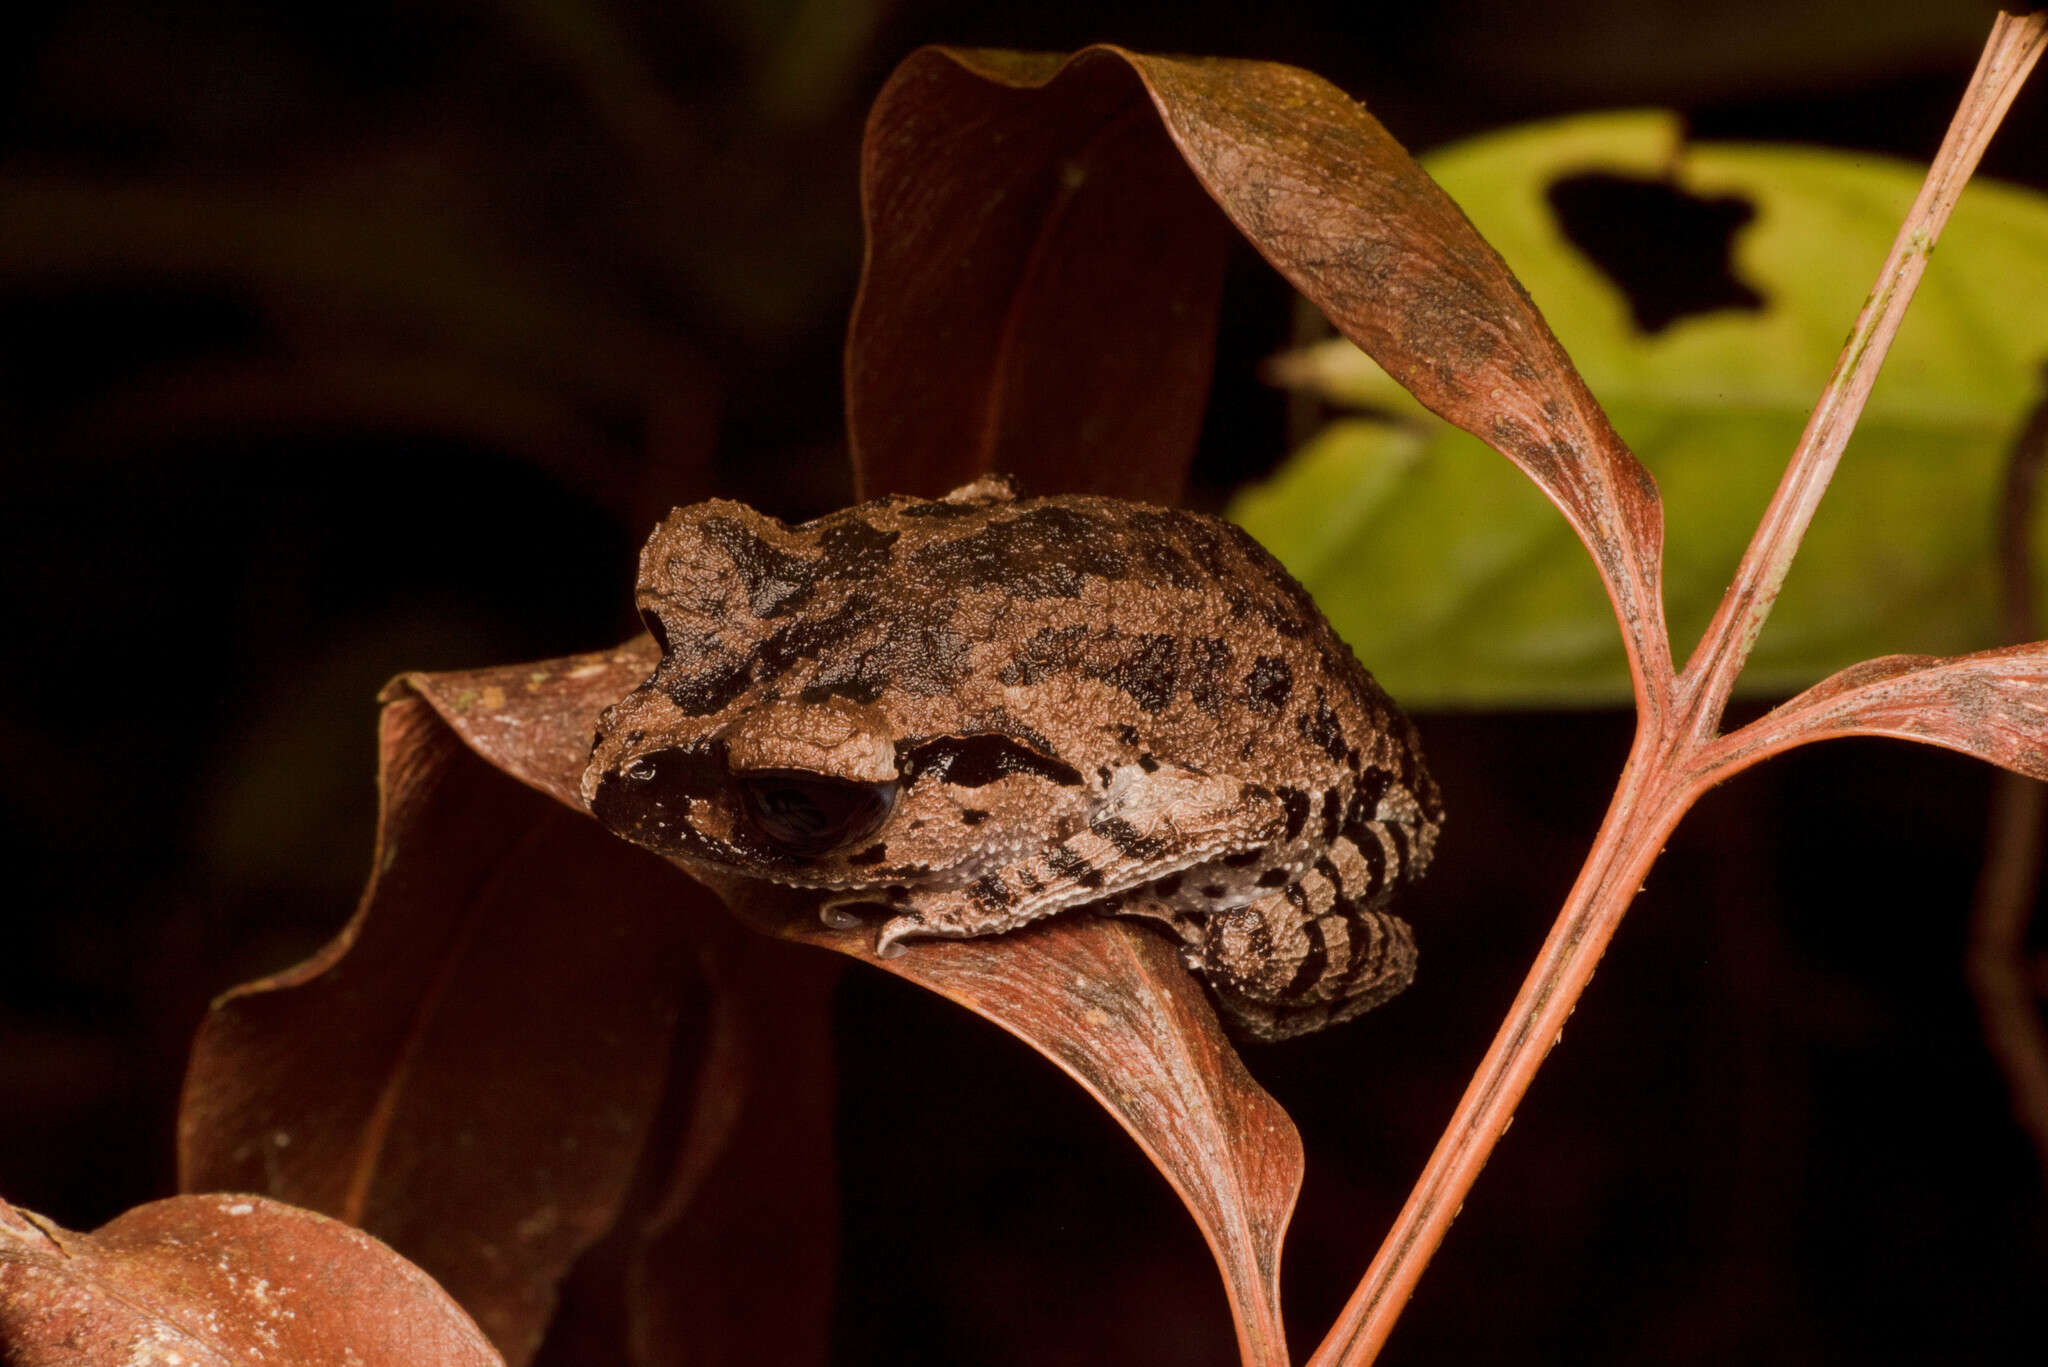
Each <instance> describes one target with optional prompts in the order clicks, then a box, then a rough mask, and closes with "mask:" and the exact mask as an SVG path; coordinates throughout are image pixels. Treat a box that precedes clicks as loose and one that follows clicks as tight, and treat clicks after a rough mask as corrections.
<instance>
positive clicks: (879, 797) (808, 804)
mask: <svg viewBox="0 0 2048 1367" xmlns="http://www.w3.org/2000/svg"><path fill="white" fill-rule="evenodd" d="M740 786H741V790H742V792H743V793H744V794H745V795H746V803H747V813H748V815H749V816H750V817H752V819H753V824H754V828H755V829H756V830H758V831H759V832H760V833H761V834H762V835H763V836H764V837H766V838H767V840H768V842H769V843H770V844H772V845H774V846H776V847H777V848H778V849H780V850H781V851H782V852H783V853H785V854H792V855H798V856H810V855H817V854H823V853H825V851H827V850H832V849H837V848H838V847H839V846H841V845H848V844H851V843H852V842H854V841H856V840H860V839H862V838H864V837H866V836H868V835H871V834H873V833H874V831H875V828H876V827H878V826H880V825H881V824H882V821H883V819H884V818H886V817H887V816H888V815H889V808H890V807H891V806H892V805H893V804H894V802H895V800H896V785H895V784H893V783H851V782H847V781H845V780H843V779H834V778H819V777H816V776H815V775H797V774H750V775H747V776H745V777H743V778H742V779H741V780H740Z"/></svg>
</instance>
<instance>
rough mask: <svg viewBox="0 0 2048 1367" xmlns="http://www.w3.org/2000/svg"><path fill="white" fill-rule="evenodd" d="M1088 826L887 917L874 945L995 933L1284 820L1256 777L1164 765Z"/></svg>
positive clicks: (1137, 779)
mask: <svg viewBox="0 0 2048 1367" xmlns="http://www.w3.org/2000/svg"><path fill="white" fill-rule="evenodd" d="M1130 773H1131V775H1132V776H1131V777H1130V778H1129V780H1128V781H1127V782H1123V783H1120V784H1119V785H1117V786H1116V787H1115V788H1113V789H1112V793H1111V796H1110V798H1109V800H1108V801H1106V802H1105V803H1104V804H1103V806H1102V808H1101V810H1100V811H1098V812H1097V813H1096V814H1095V815H1094V816H1093V817H1092V818H1091V819H1090V820H1089V823H1088V825H1087V827H1086V828H1085V829H1084V830H1081V831H1077V832H1075V833H1074V834H1073V835H1071V836H1069V837H1068V838H1066V839H1065V840H1062V841H1060V842H1059V843H1058V844H1055V845H1052V846H1051V847H1049V848H1047V849H1046V850H1044V851H1042V852H1040V853H1038V854H1035V855H1032V856H1030V857H1028V858H1025V859H1022V860H1019V861H1018V862H1016V863H1014V864H1011V865H1008V866H1007V867H1004V868H1001V869H997V870H994V871H992V872H989V873H985V874H983V875H981V876H980V877H979V878H976V879H974V880H973V881H972V882H970V883H968V884H966V885H965V886H964V887H960V888H953V889H948V890H944V891H936V892H927V893H923V894H921V895H920V896H918V897H917V898H916V900H915V904H914V906H913V907H912V909H911V910H909V911H906V912H904V913H902V914H900V915H898V916H896V917H894V918H892V919H891V920H890V921H888V922H887V923H886V924H885V925H884V926H883V927H882V930H881V934H880V935H879V936H878V937H877V939H876V942H875V952H876V953H877V954H879V955H881V956H882V957H884V958H889V957H893V956H894V955H896V954H900V953H902V952H903V944H902V942H903V941H904V940H908V939H915V938H918V937H921V936H933V937H938V938H944V939H966V938H970V937H973V936H978V935H996V934H1000V933H1002V932H1003V931H1006V930H1014V929H1016V928H1017V927H1018V926H1021V925H1025V924H1027V923H1029V922H1031V921H1036V920H1038V919H1040V918H1041V917H1045V916H1050V915H1052V914H1053V913H1054V912H1056V911H1062V910H1064V909H1066V908H1068V907H1072V906H1079V905H1081V904H1082V903H1085V902H1100V901H1104V900H1105V899H1110V898H1114V897H1117V896H1118V895H1120V894H1123V893H1126V892H1129V891H1130V890H1132V889H1134V888H1139V887H1142V886H1143V885H1145V884H1147V883H1150V882H1153V881H1155V880H1157V879H1160V878H1163V877H1166V876H1168V875H1170V874H1172V873H1174V872H1175V871H1177V870H1180V869H1185V868H1189V867H1191V866H1193V865H1196V864H1201V863H1205V862H1207V861H1209V860H1212V859H1217V858H1221V857H1224V856H1227V855H1231V854H1235V853H1237V852H1240V851H1248V850H1255V849H1257V848H1259V847H1260V846H1262V845H1264V844H1266V843H1268V842H1270V841H1271V840H1273V839H1275V838H1276V837H1277V836H1278V835H1279V834H1280V832H1281V830H1282V829H1283V828H1284V826H1285V824H1286V816H1285V812H1284V810H1283V808H1282V806H1281V803H1280V802H1279V800H1278V799H1277V798H1276V797H1275V796H1274V795H1273V793H1272V792H1271V791H1270V790H1269V789H1267V788H1265V787H1263V786H1261V785H1259V784H1256V783H1245V782H1242V781H1240V780H1237V779H1234V778H1222V777H1216V776H1212V775H1207V774H1199V773H1196V772H1194V771H1192V770H1189V769H1182V768H1178V767H1171V766H1169V767H1162V768H1159V769H1157V770H1155V771H1154V772H1151V773H1144V772H1141V771H1139V770H1136V769H1133V770H1132V771H1130Z"/></svg>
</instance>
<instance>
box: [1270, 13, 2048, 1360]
mask: <svg viewBox="0 0 2048 1367" xmlns="http://www.w3.org/2000/svg"><path fill="white" fill-rule="evenodd" d="M2044 44H2048V15H2043V14H2034V15H2032V16H2029V17H2027V18H2023V19H2016V18H2014V17H2012V16H2011V15H2000V16H1999V18H1998V20H1997V22H1996V23H1995V24H1994V25H1993V26H1992V30H1991V36H1990V38H1989V40H1988V41H1987V42H1986V44H1985V48H1984V55H1983V56H1982V58H1980V59H1979V61H1978V64H1977V71H1976V74H1975V75H1974V76H1973V77H1972V79H1971V83H1970V87H1969V90H1968V92H1967V93H1966V94H1965V96H1964V98H1963V102H1962V105H1961V107H1960V108H1959V109H1958V111H1957V113H1956V117H1955V120H1954V122H1953V123H1952V124H1951V125H1950V127H1949V132H1948V136H1947V138H1946V139H1945V140H1944V141H1943V143H1942V148H1941V152H1940V153H1939V154H1938V155H1937V156H1936V158H1935V161H1934V165H1933V167H1932V168H1931V169H1930V170H1929V172H1928V175H1927V179H1926V181H1925V183H1924V184H1923V185H1922V187H1921V190H1920V195H1919V197H1918V198H1917V199H1916V200H1915V201H1914V203H1913V207H1912V209H1911V211H1909V213H1908V214H1907V216H1906V221H1905V223H1904V225H1903V226H1902V227H1901V228H1900V230H1899V236H1898V239H1897V241H1896V242H1895V243H1894V244H1893V246H1892V251H1891V255H1890V256H1889V257H1887V258H1886V261H1885V264H1884V268H1883V269H1882V271H1881V272H1880V273H1879V276H1878V281H1877V285H1876V286H1875V287H1874V288H1873V289H1872V291H1871V294H1870V298H1869V300H1868V301H1867V302H1866V303H1865V304H1864V308H1863V312H1862V314H1861V315H1860V316H1859V317H1858V318H1857V320H1856V326H1855V329H1854V331H1853V332H1852V333H1851V334H1850V337H1849V342H1848V344H1847V345H1846V346H1845V347H1844V348H1843V351H1842V356H1841V359H1840V360H1838V361H1837V362H1836V365H1835V371H1834V374H1833V375H1832V376H1831V377H1830V378H1829V380H1828V383H1827V386H1826V388H1825V389H1823V391H1822V393H1821V399H1820V403H1819V405H1818V406H1817V407H1816V408H1815V409H1814V412H1813V416H1812V417H1811V419H1809V421H1808V423H1807V427H1806V431H1805V433H1804V435H1802V436H1801V438H1800V441H1799V444H1798V446H1797V447H1796V448H1795V449H1794V451H1793V455H1792V459H1791V461H1790V463H1789V465H1788V467H1787V469H1786V472H1785V477H1784V479H1783V480H1782V481H1781V482H1780V484H1779V486H1778V491H1777V493H1776V494H1775V495H1774V496H1773V498H1772V500H1771V503H1770V506H1769V508H1768V509H1767V510H1766V511H1765V513H1764V517H1763V520H1762V522H1761V523H1760V524H1759V526H1758V528H1757V531H1756V535H1755V536H1754V537H1753V538H1752V540H1751V541H1750V545H1749V548H1748V550H1747V551H1746V552H1744V554H1743V557H1742V561H1741V564H1740V565H1739V566H1738V567H1737V570H1736V575H1735V580H1734V582H1733V583H1732V584H1731V586H1730V588H1729V590H1728V594H1727V596H1726V597H1725V598H1724V599H1723V601H1722V604H1721V608H1720V611H1719V612H1718V613H1717V614H1716V616H1715V618H1714V621H1713V623H1712V624H1711V625H1710V626H1709V627H1708V629H1707V632H1706V635H1705V636H1704V637H1703V638H1702V640H1701V643H1700V645H1699V648H1698V649H1697V651H1696V652H1695V653H1694V657H1693V660H1692V662H1691V663H1689V664H1688V665H1687V666H1686V669H1685V671H1684V672H1683V673H1682V674H1681V675H1679V676H1678V678H1677V679H1676V680H1675V681H1673V682H1674V683H1675V684H1676V687H1675V689H1674V690H1673V692H1674V695H1675V697H1676V698H1677V700H1678V706H1677V708H1675V709H1674V710H1673V711H1672V712H1671V713H1669V714H1668V721H1666V722H1665V724H1664V725H1663V726H1662V727H1658V726H1656V725H1655V722H1656V719H1655V718H1654V717H1652V716H1651V715H1650V714H1648V713H1647V712H1641V709H1640V708H1639V712H1640V713H1641V718H1640V721H1639V726H1638V730H1637V733H1636V739H1635V744H1634V745H1633V747H1632V748H1631V750H1630V752H1629V758H1628V764H1627V766H1626V767H1625V768H1624V769H1623V771H1622V777H1621V783H1620V785H1619V786H1618V788H1617V790H1616V792H1615V796H1614V801H1613V803H1612V805H1610V806H1609V808H1608V810H1607V815H1606V817H1605V819H1604V820H1603V821H1602V823H1601V826H1600V831H1599V833H1598V834H1597V835H1596V836H1595V837H1594V841H1593V847H1592V850H1591V851H1590V852H1589V853H1588V855H1587V857H1586V862H1585V866H1584V867H1583V869H1582V870H1581V871H1580V874H1579V879H1578V882H1577V883H1576V884H1574V885H1573V887H1572V891H1571V894H1570V896H1569V897H1568V898H1567V899H1566V901H1565V904H1564V907H1563V909H1562V910H1561V911H1560V912H1559V913H1558V917H1557V920H1556V921H1555V923H1553V925H1552V926H1551V930H1550V934H1549V935H1548V937H1546V938H1545V940H1544V942H1543V947H1542V948H1541V949H1540V950H1539V951H1538V952H1537V956H1536V962H1535V963H1534V964H1533V965H1532V966H1531V968H1530V970H1529V974H1528V976H1527V978H1525V979H1524V980H1523V983H1522V987H1521V991H1520V992H1519V993H1517V994H1516V997H1515V1000H1514V1004H1513V1005H1512V1006H1510V1007H1509V1008H1508V1013H1507V1017H1506V1019H1505V1020H1504V1021H1503V1022H1502V1024H1501V1027H1500V1030H1499V1031H1498V1032H1497V1033H1496V1034H1495V1036H1494V1039H1493V1043H1492V1045H1491V1046H1490V1047H1489V1048H1488V1049H1487V1052H1486V1056H1485V1058H1483V1059H1482V1060H1481V1061H1480V1064H1479V1067H1478V1069H1477V1071H1476V1072H1475V1073H1474V1074H1473V1077H1472V1081H1471V1083H1470V1084H1469V1085H1468V1086H1467V1087H1466V1089H1465V1094H1464V1096H1463V1097H1462V1098H1461V1099H1460V1100H1459V1102H1458V1106H1457V1109H1456V1111H1454V1112H1453V1113H1452V1116H1451V1120H1450V1123H1449V1124H1448V1125H1447V1126H1446V1127H1445V1129H1444V1133H1443V1135H1442V1137H1441V1138H1440V1139H1439V1140H1438V1141H1437V1146H1436V1150H1435V1152H1433V1153H1432V1154H1431V1155H1430V1158H1429V1162H1428V1164H1427V1165H1426V1166H1425V1167H1424V1168H1423V1171H1422V1175H1421V1177H1420V1178H1418V1179H1417V1181H1416V1184H1415V1186H1414V1188H1413V1190H1411V1191H1410V1193H1409V1195H1408V1201H1407V1203H1406V1205H1404V1206H1403V1207H1402V1209H1401V1213H1400V1215H1399V1216H1397V1217H1396V1219H1395V1221H1394V1227H1393V1229H1392V1230H1390V1231H1389V1232H1388V1234H1387V1238H1386V1240H1385V1242H1384V1243H1382V1244H1381V1246H1380V1250H1379V1253H1378V1255H1377V1256H1375V1257H1374V1259H1373V1261H1372V1265H1371V1266H1370V1267H1369V1268H1367V1269H1366V1273H1365V1276H1364V1278H1363V1279H1362V1280H1361V1281H1360V1282H1359V1284H1358V1288H1357V1289H1356V1290H1355V1291H1354V1292H1353V1293H1352V1295H1351V1299H1350V1301H1349V1302H1348V1303H1346V1305H1345V1307H1344V1311H1343V1313H1342V1314H1341V1315H1340V1316H1339V1317H1338V1319H1337V1322H1336V1324H1335V1325H1333V1326H1332V1327H1331V1329H1330V1332H1329V1334H1328V1336H1327V1337H1325V1338H1324V1340H1323V1342H1322V1345H1321V1346H1320V1347H1318V1348H1317V1349H1316V1351H1315V1354H1314V1355H1313V1356H1312V1357H1310V1358H1309V1361H1308V1367H1365V1365H1366V1364H1368V1363H1370V1362H1372V1361H1373V1360H1374V1359H1375V1358H1376V1357H1378V1356H1379V1352H1380V1349H1381V1348H1382V1347H1384V1346H1385V1344H1386V1341H1387V1336H1388V1335H1389V1334H1390V1333H1391V1332H1392V1331H1393V1327H1394V1321H1395V1320H1396V1318H1398V1316H1399V1315H1400V1313H1401V1310H1402V1308H1403V1307H1404V1306H1405V1305H1406V1303H1407V1301H1408V1298H1409V1296H1410V1295H1411V1294H1412V1293H1413V1292H1414V1289H1415V1285H1416V1283H1417V1281H1418V1280H1419V1279H1420V1278H1421V1276H1422V1270H1423V1268H1424V1267H1425V1266H1426V1265H1427V1264H1428V1262H1429V1260H1430V1258H1431V1256H1432V1255H1434V1254H1435V1252H1436V1250H1437V1248H1438V1246H1439V1245H1441V1244H1442V1242H1443V1239H1444V1235H1445V1233H1446V1232H1447V1231H1448V1230H1449V1228H1450V1224H1451V1221H1452V1220H1453V1219H1455V1218H1456V1216H1457V1213H1458V1211H1459V1209H1460V1208H1461V1207H1462V1206H1463V1204H1464V1200H1465V1196H1466V1194H1467V1193H1468V1192H1469V1191H1470V1190H1471V1189H1472V1184H1473V1182H1474V1181H1476V1180H1477V1179H1478V1176H1479V1170H1480V1169H1481V1168H1483V1167H1484V1166H1485V1165H1486V1160H1487V1158H1488V1157H1489V1156H1490V1155H1491V1154H1492V1152H1493V1146H1494V1144H1495V1143H1497V1142H1498V1141H1499V1139H1500V1137H1501V1135H1502V1134H1504V1133H1505V1132H1506V1131H1507V1127H1508V1125H1509V1123H1510V1122H1511V1121H1512V1120H1513V1118H1514V1112H1515V1107H1516V1106H1517V1105H1519V1104H1520V1102H1521V1100H1522V1097H1523V1096H1524V1095H1525V1094H1526V1093H1527V1092H1528V1090H1529V1085H1530V1083H1531V1082H1532V1081H1533V1080H1534V1078H1535V1076H1536V1070H1537V1068H1539V1067H1540V1066H1541V1065H1542V1062H1543V1059H1544V1057H1545V1056H1546V1055H1547V1054H1548V1053H1549V1051H1550V1049H1551V1046H1552V1045H1554V1044H1555V1043H1556V1042H1557V1040H1558V1038H1559V1037H1560V1036H1561V1035H1562V1033H1563V1030H1564V1023H1565V1020H1566V1019H1567V1018H1568V1017H1569V1016H1570V1015H1571V1013H1572V1011H1573V1009H1574V1008H1575V1007H1576V1006H1577V1004H1578V1000H1579V996H1580V994H1581V993H1583V992H1584V991H1585V988H1586V984H1587V983H1588V982H1590V981H1591V980H1592V977H1593V969H1594V967H1595V966H1596V965H1597V964H1598V963H1599V960H1600V956H1601V954H1602V953H1603V952H1604V951H1605V950H1606V948H1607V943H1608V941H1609V940H1611V939H1612V938H1613V936H1614V931H1615V928H1616V927H1617V926H1618V925H1620V923H1621V918H1622V915H1623V913H1624V912H1626V911H1627V910H1628V906H1629V903H1630V902H1632V901H1633V900H1634V898H1635V894H1636V892H1637V891H1638V889H1639V888H1640V887H1641V885H1642V881H1643V879H1644V877H1645V876H1647V874H1648V873H1649V870H1650V866H1651V864H1652V863H1654V862H1655V861H1656V857H1657V855H1658V853H1659V852H1660V851H1661V850H1662V849H1663V846H1664V841H1665V839H1666V838H1667V837H1668V836H1669V835H1670V834H1671V831H1672V829H1673V827H1675V826H1676V825H1677V824H1678V821H1679V818H1681V817H1682V816H1683V815H1684V814H1685V812H1686V810H1687V808H1689V807H1690V806H1691V805H1692V803H1693V801H1694V800H1695V799H1696V798H1697V797H1698V796H1699V794H1700V793H1701V792H1703V791H1705V789H1706V788H1708V787H1710V786H1712V784H1713V783H1714V782H1715V781H1717V779H1718V777H1719V775H1718V774H1716V773H1714V772H1713V771H1711V769H1706V770H1703V769H1701V768H1700V767H1699V766H1698V765H1696V764H1695V763H1694V761H1695V760H1696V759H1697V758H1698V756H1699V752H1700V751H1701V750H1702V749H1703V748H1704V747H1706V746H1707V745H1708V744H1709V743H1710V742H1711V741H1712V740H1713V739H1714V736H1715V732H1716V731H1717V729H1718V727H1719V725H1720V720H1721V713H1722V709H1723V708H1724V707H1725V705H1726V703H1727V700H1728V695H1729V692H1730V691H1731V690H1732V689H1733V687H1734V683H1735V678H1736V676H1737V675H1738V674H1739V673H1740V672H1741V670H1742V666H1743V663H1744V662H1745V661H1746V660H1747V659H1748V657H1749V652H1750V648H1751V647H1752V646H1753V645H1754V644H1755V642H1756V638H1757V634H1758V632H1760V631H1761V630H1762V627H1763V623H1764V620H1765V618H1767V617H1768V616H1769V614H1770V610H1771V607H1772V605H1773V604H1774V603H1775V602H1776V600H1777V595H1778V590H1779V588H1780V587H1781V586H1782V585H1783V584H1784V581H1785V573H1786V571H1787V569H1788V568H1789V567H1790V565H1791V562H1792V556H1793V553H1794V552H1795V551H1796V550H1797V549H1798V546H1799V542H1800V539H1801V538H1802V537H1803V536H1804V535H1805V532H1806V528H1807V526H1808V524H1809V523H1810V522H1811V521H1812V520H1813V513H1814V510H1815V508H1817V507H1818V506H1819V503H1820V497H1821V495H1822V494H1823V493H1824V492H1826V489H1827V485H1828V480H1829V479H1830V478H1831V477H1832V476H1833V474H1834V470H1835V466H1836V464H1837V463H1838V462H1839V461H1840V459H1841V454H1842V449H1843V447H1845V446H1846V445H1847V444H1848V440H1849V435H1850V433H1851V432H1852V431H1853V430H1854V429H1855V426H1856V421H1857V418H1858V417H1859V416H1860V415H1861V413H1862V411H1863V405H1864V402H1865V400H1867V399H1868V398H1869V395H1870V389H1871V386H1872V384H1873V383H1875V381H1876V378H1877V370H1878V367H1879V366H1880V365H1881V364H1882V363H1883V361H1884V356H1885V352H1886V351H1887V350H1888V349H1889V348H1890V345H1891V340H1892V338H1893V336H1894V335H1896V333H1897V332H1898V327H1899V322H1900V320H1901V318H1903V316H1904V314H1905V309H1906V305H1907V303H1908V301H1909V300H1910V299H1911V298H1912V294H1913V291H1914V289H1915V287H1916V286H1917V285H1918V284H1919V281H1920V276H1921V274H1922V272H1923V271H1924V270H1925V268H1926V264H1927V257H1928V254H1929V253H1930V252H1931V251H1932V250H1933V248H1934V242H1935V239H1936V238H1937V237H1938V236H1939V235H1940V232H1941V229H1942V226H1943V224H1945V223H1946V222H1947V221H1948V215H1949V212H1950V210H1952V209H1953V208H1954V207H1955V201H1956V199H1957V197H1958V196H1959V195H1960V194H1961V193H1962V188H1963V185H1964V184H1965V183H1966V182H1967V181H1968V179H1969V176H1970V173H1971V172H1972V171H1973V170H1974V169H1975V168H1976V165H1977V162H1978V161H1979V160H1980V159H1981V158H1982V156H1983V153H1984V148H1985V146H1986V144H1987V143H1989V141H1990V139H1991V134H1992V133H1993V131H1995V130H1996V128H1997V126H1998V124H1999V122H2000V120H2001V119H2002V118H2003V117H2004V115H2005V111H2006V109H2007V108H2008V107H2009V106H2010V105H2011V103H2012V100H2013V97H2014V96H2015V95H2016V94H2017V93H2018V91H2019V87H2020V85H2021V84H2022V83H2023V82H2024V81H2025V80H2026V77H2027V74H2028V73H2029V72H2030V71H2031V70H2032V69H2033V66H2034V64H2035V62H2036V61H2037V60H2038V58H2039V57H2040V55H2041V51H2042V48H2043V46H2044ZM1640 682H1641V681H1640V680H1639V681H1638V683H1639V684H1640ZM1662 691H1663V690H1662V689H1659V688H1652V689H1643V688H1641V687H1639V688H1638V690H1637V696H1638V697H1639V698H1640V697H1643V696H1656V695H1658V694H1659V693H1661V692H1662Z"/></svg>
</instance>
